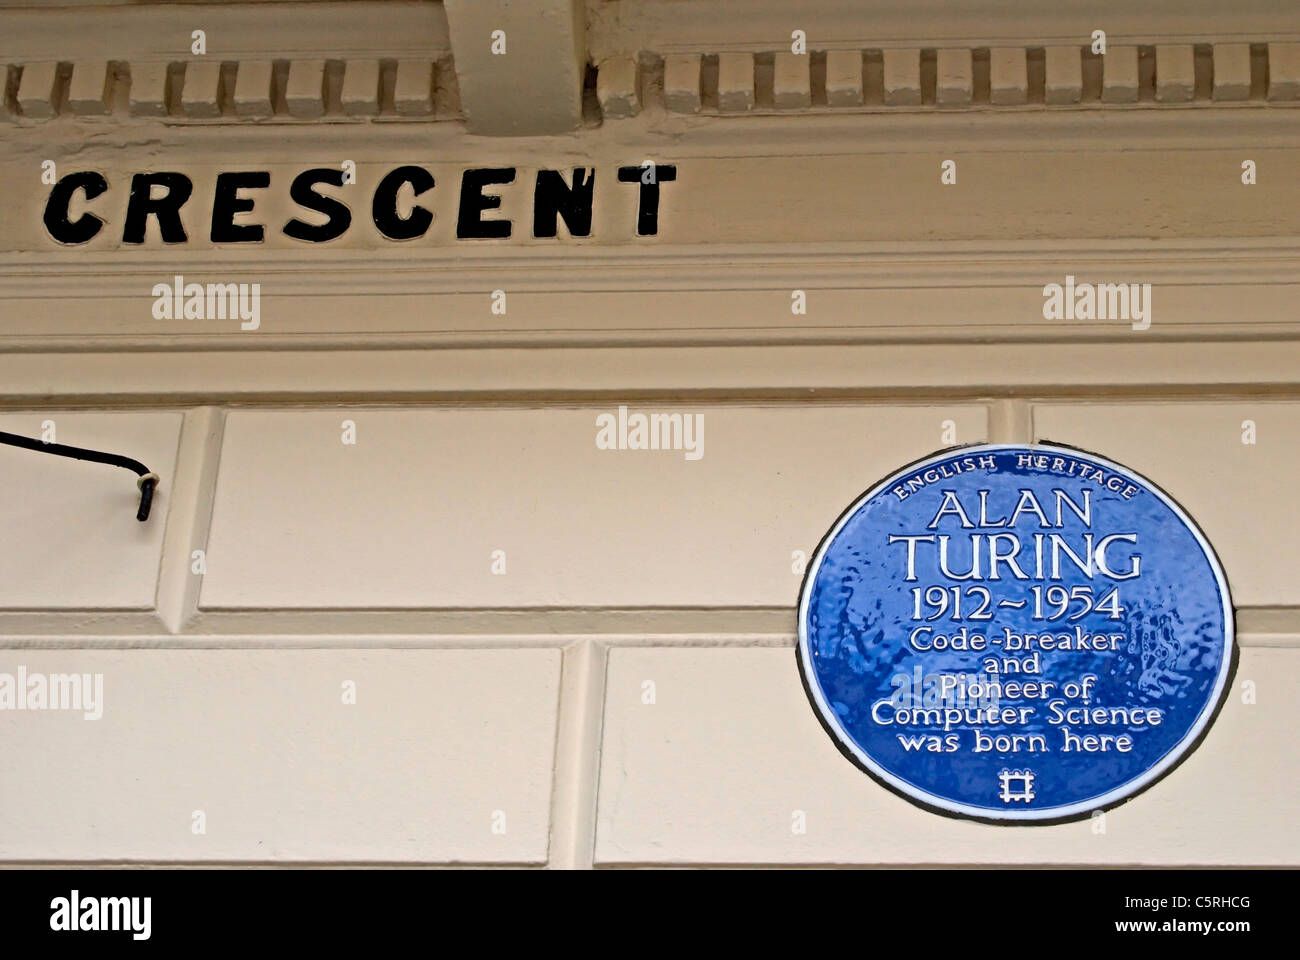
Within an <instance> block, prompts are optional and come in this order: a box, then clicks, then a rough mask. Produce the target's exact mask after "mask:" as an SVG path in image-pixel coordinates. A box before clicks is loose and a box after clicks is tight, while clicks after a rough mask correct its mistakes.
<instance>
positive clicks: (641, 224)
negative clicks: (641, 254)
mask: <svg viewBox="0 0 1300 960" xmlns="http://www.w3.org/2000/svg"><path fill="white" fill-rule="evenodd" d="M647 171H653V176H651V177H650V180H649V182H648V183H647V182H646V181H645V179H643V178H642V174H643V173H645V172H647ZM618 179H619V182H620V183H640V184H641V194H640V196H639V197H638V198H637V212H636V232H637V236H639V237H653V236H654V235H655V234H657V233H658V232H659V182H660V181H661V180H676V179H677V168H676V167H675V166H673V165H672V164H668V163H656V164H652V165H651V166H650V167H648V168H647V167H619V168H618Z"/></svg>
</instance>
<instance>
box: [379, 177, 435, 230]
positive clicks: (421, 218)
mask: <svg viewBox="0 0 1300 960" xmlns="http://www.w3.org/2000/svg"><path fill="white" fill-rule="evenodd" d="M404 183H409V184H410V185H411V188H412V189H413V190H414V191H415V196H417V197H418V196H420V194H422V193H424V192H425V191H427V190H432V189H433V174H431V173H430V172H429V171H428V170H426V169H424V167H398V168H397V169H396V170H392V171H390V172H389V173H387V174H385V176H384V179H382V180H380V181H379V186H377V187H375V198H374V201H373V202H372V203H371V205H370V214H371V216H373V217H374V218H375V226H376V227H378V228H379V232H380V233H382V234H383V235H384V236H386V237H387V238H388V239H389V240H414V239H415V238H416V237H422V236H424V232H425V231H426V230H428V229H429V225H430V224H432V223H433V214H432V213H430V212H429V211H428V210H426V209H424V207H422V206H420V205H419V204H413V205H412V206H411V215H410V216H409V217H407V218H406V219H405V220H403V219H402V218H401V217H399V216H398V215H397V191H398V190H400V189H401V188H402V184H404Z"/></svg>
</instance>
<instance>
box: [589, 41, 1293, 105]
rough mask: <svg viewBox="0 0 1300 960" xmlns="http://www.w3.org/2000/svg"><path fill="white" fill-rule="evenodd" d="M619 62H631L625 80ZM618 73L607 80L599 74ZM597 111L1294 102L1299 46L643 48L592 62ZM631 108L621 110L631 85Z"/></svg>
mask: <svg viewBox="0 0 1300 960" xmlns="http://www.w3.org/2000/svg"><path fill="white" fill-rule="evenodd" d="M629 69H635V70H636V77H635V79H634V80H633V79H632V78H630V77H629V75H628V71H629ZM608 70H617V71H618V79H617V82H606V80H605V79H604V74H605V72H606V71H608ZM596 71H597V82H596V89H597V95H598V98H599V100H600V104H601V108H602V113H603V116H604V118H605V119H611V120H612V119H621V118H624V117H628V116H632V115H634V114H635V113H636V112H639V109H641V108H645V109H649V108H652V107H658V108H660V109H662V110H666V111H667V112H668V113H670V114H703V115H734V114H738V113H747V114H764V113H792V112H801V111H807V112H821V111H839V110H854V109H857V110H863V109H875V108H879V109H882V110H888V111H899V110H905V109H913V110H915V109H921V110H925V109H931V108H934V107H939V108H944V109H952V108H957V109H963V108H964V109H970V108H990V107H992V108H997V109H1004V108H1011V109H1015V108H1019V109H1035V108H1038V109H1041V108H1043V107H1051V108H1054V109H1055V108H1069V109H1079V108H1092V107H1101V106H1104V107H1110V106H1112V105H1114V106H1121V105H1131V106H1140V107H1161V108H1163V107H1166V106H1174V105H1184V106H1205V105H1229V106H1231V105H1242V104H1248V103H1296V102H1300V43H1267V42H1259V43H1220V44H1209V43H1205V44H1191V43H1177V44H1153V45H1145V46H1133V45H1113V46H1111V47H1110V48H1109V50H1108V51H1107V52H1106V53H1105V54H1094V53H1092V52H1091V49H1090V48H1089V47H1088V46H1087V45H1077V46H1076V45H1068V46H1046V47H996V48H988V47H975V48H919V47H912V48H900V47H886V48H883V49H872V48H865V49H855V50H825V51H816V50H812V51H809V52H808V53H807V54H802V55H800V54H792V53H789V52H785V51H782V52H777V53H766V54H765V53H760V52H756V53H754V54H748V53H735V52H722V53H717V54H699V53H674V54H668V55H666V56H663V57H659V56H657V55H654V54H649V53H643V54H641V55H640V56H639V57H633V56H630V55H624V56H621V57H617V58H608V59H606V60H604V61H602V62H601V63H600V64H599V65H598V66H597V67H596ZM631 90H635V91H636V93H637V103H638V111H633V110H629V108H628V106H627V104H628V103H629V99H628V98H629V95H630V94H629V91H631Z"/></svg>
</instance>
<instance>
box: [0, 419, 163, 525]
mask: <svg viewBox="0 0 1300 960" xmlns="http://www.w3.org/2000/svg"><path fill="white" fill-rule="evenodd" d="M0 443H7V444H9V445H10V446H12V447H22V448H23V449H24V450H35V451H36V452H37V453H52V454H54V455H55V456H56V457H71V458H72V459H74V460H90V461H92V462H94V463H106V464H108V465H109V466H110V467H125V468H126V469H127V470H132V471H134V472H135V473H137V474H139V475H140V479H139V480H138V481H137V483H136V486H138V487H139V488H140V509H139V510H138V511H137V512H136V515H135V518H136V519H137V520H140V521H144V520H148V519H149V509H150V507H152V506H153V492H154V488H156V487H157V486H158V474H156V473H154V472H153V471H151V470H150V469H149V468H148V467H146V466H145V465H144V464H143V463H141V462H140V461H139V460H132V459H131V458H130V457H123V456H119V455H118V454H116V453H103V452H101V451H99V450H87V449H86V448H84V447H70V446H68V445H67V444H65V443H45V442H44V441H43V440H33V439H32V438H31V437H20V436H19V435H18V434H16V433H5V432H4V431H3V430H0Z"/></svg>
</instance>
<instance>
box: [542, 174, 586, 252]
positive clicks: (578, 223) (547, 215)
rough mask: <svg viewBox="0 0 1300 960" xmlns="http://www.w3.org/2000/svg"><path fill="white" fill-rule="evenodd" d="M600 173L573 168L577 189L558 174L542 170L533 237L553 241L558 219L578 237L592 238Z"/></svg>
mask: <svg viewBox="0 0 1300 960" xmlns="http://www.w3.org/2000/svg"><path fill="white" fill-rule="evenodd" d="M595 182H596V171H595V170H587V168H586V167H574V168H573V187H572V188H570V187H569V185H568V184H567V183H565V182H564V177H562V176H561V175H560V171H558V170H538V171H537V186H536V187H534V188H533V236H534V237H553V236H555V231H556V228H557V226H558V218H559V217H563V218H564V225H565V226H566V227H568V228H569V233H570V234H571V235H572V236H575V237H589V236H591V193H592V189H593V187H594V186H595Z"/></svg>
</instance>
